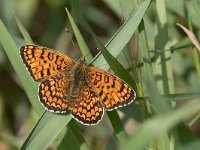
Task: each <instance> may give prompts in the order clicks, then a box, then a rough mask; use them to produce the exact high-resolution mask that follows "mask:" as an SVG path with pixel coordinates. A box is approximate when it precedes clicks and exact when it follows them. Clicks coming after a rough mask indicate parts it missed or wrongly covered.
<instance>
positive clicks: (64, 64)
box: [20, 45, 75, 81]
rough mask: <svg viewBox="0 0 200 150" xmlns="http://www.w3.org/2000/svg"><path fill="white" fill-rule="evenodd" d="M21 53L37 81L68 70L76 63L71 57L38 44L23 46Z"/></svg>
mask: <svg viewBox="0 0 200 150" xmlns="http://www.w3.org/2000/svg"><path fill="white" fill-rule="evenodd" d="M20 55H21V58H22V59H23V62H24V64H25V65H26V67H27V68H28V71H29V72H30V75H31V76H32V78H33V79H34V80H35V81H42V80H44V79H45V78H46V77H48V76H53V75H57V74H59V73H60V72H62V71H64V70H66V71H67V70H69V69H70V68H71V67H72V66H73V65H74V64H75V62H74V61H73V60H72V59H71V58H70V57H68V56H65V55H63V54H62V53H59V52H57V51H55V50H52V49H49V48H46V47H42V46H37V45H24V46H21V47H20Z"/></svg>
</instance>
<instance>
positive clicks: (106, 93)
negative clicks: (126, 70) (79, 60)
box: [86, 67, 136, 111]
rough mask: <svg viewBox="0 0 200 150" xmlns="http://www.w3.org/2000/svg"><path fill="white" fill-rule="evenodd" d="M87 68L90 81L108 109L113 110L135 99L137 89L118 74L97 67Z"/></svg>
mask: <svg viewBox="0 0 200 150" xmlns="http://www.w3.org/2000/svg"><path fill="white" fill-rule="evenodd" d="M86 69H87V70H86V72H87V77H88V83H89V85H90V86H91V87H92V89H93V90H94V92H95V93H97V95H98V96H99V97H100V101H101V102H102V104H103V105H104V107H105V108H106V110H108V111H111V110H113V109H117V108H118V107H123V106H126V105H128V104H130V103H131V102H133V100H134V99H135V97H136V93H135V91H134V90H133V89H132V88H131V87H130V86H129V85H128V84H127V83H125V82H124V81H122V80H121V79H120V78H118V77H117V76H114V75H112V74H111V73H109V72H106V71H103V70H101V69H100V68H97V67H87V68H86Z"/></svg>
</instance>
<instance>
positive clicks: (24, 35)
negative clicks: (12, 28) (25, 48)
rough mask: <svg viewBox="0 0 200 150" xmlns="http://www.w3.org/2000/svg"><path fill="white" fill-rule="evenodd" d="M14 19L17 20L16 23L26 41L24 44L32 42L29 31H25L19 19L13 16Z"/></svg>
mask: <svg viewBox="0 0 200 150" xmlns="http://www.w3.org/2000/svg"><path fill="white" fill-rule="evenodd" d="M15 20H16V22H17V25H18V27H19V30H20V32H21V33H22V35H23V37H24V40H25V41H26V44H33V41H32V39H31V37H30V35H29V33H28V32H27V31H26V29H25V28H24V26H23V25H22V23H21V22H20V20H19V19H18V18H17V16H15Z"/></svg>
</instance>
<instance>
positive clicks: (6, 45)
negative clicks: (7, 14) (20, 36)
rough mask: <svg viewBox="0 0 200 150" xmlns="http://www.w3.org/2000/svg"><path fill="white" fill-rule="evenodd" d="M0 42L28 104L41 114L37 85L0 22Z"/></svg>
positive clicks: (41, 108)
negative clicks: (22, 88)
mask: <svg viewBox="0 0 200 150" xmlns="http://www.w3.org/2000/svg"><path fill="white" fill-rule="evenodd" d="M0 35H1V36H0V42H1V44H2V46H3V49H4V50H5V52H6V54H7V56H8V58H9V60H10V62H11V64H12V66H13V68H14V70H15V72H16V73H17V75H18V77H19V79H20V81H21V83H22V85H23V86H24V87H25V91H26V93H27V95H28V97H29V99H30V102H31V104H32V106H33V107H34V109H35V110H36V112H37V113H38V114H41V113H43V111H44V109H43V107H42V106H41V104H40V103H39V101H38V98H37V87H38V84H37V83H35V82H33V80H32V79H31V77H30V75H29V74H28V72H27V70H26V69H25V66H24V64H23V63H22V60H21V58H20V54H19V48H18V47H17V45H16V44H15V42H14V41H13V39H12V37H11V36H10V34H9V33H8V31H7V29H6V27H5V26H4V24H3V22H2V21H1V20H0Z"/></svg>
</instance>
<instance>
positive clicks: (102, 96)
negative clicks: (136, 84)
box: [20, 45, 136, 125]
mask: <svg viewBox="0 0 200 150" xmlns="http://www.w3.org/2000/svg"><path fill="white" fill-rule="evenodd" d="M20 55H21V58H22V59H23V62H24V64H25V65H26V67H27V68H28V71H29V72H30V75H31V76H32V78H33V79H34V80H35V81H38V82H41V83H40V85H39V99H40V102H41V103H42V105H43V106H44V107H45V108H46V109H47V110H48V111H51V112H55V113H65V112H66V111H67V109H69V110H71V113H72V116H73V117H74V118H75V119H76V120H77V121H79V122H81V123H83V124H85V125H95V124H97V123H98V122H99V121H100V120H101V119H102V117H103V114H104V108H105V109H106V110H108V111H110V110H113V109H116V108H118V107H122V106H126V105H128V104H130V103H131V102H132V101H133V100H134V99H135V97H136V93H135V91H134V90H133V89H132V88H131V87H130V86H129V85H128V84H127V83H125V82H124V81H122V80H121V79H119V78H118V77H116V76H114V75H112V74H110V73H108V72H106V71H103V70H101V69H100V68H97V67H87V66H85V60H84V59H81V60H80V62H78V63H76V62H74V60H73V59H71V58H70V57H68V56H65V55H63V54H62V53H60V52H58V51H55V50H51V49H48V48H46V47H41V46H36V45H24V46H22V47H21V48H20Z"/></svg>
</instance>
